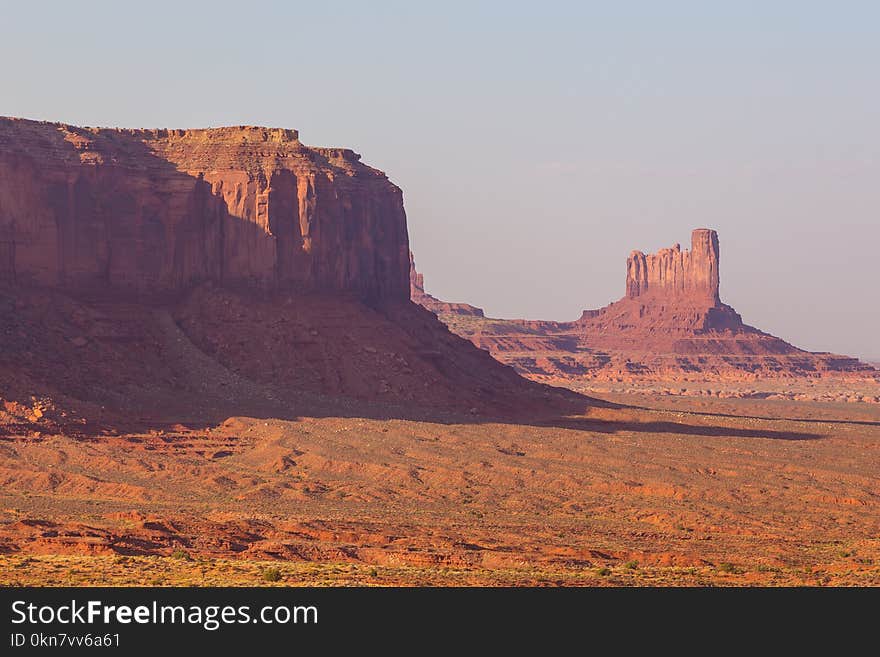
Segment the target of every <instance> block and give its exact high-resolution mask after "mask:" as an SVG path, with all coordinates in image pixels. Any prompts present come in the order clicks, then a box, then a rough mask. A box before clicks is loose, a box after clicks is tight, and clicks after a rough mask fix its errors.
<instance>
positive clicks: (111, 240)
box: [0, 118, 409, 301]
mask: <svg viewBox="0 0 880 657" xmlns="http://www.w3.org/2000/svg"><path fill="white" fill-rule="evenodd" d="M359 160H360V156H359V155H357V154H356V153H354V152H352V151H350V150H347V149H331V148H312V147H308V146H304V145H303V144H302V143H300V141H299V138H298V134H297V132H296V131H295V130H282V129H269V128H257V127H234V128H217V129H206V130H111V129H92V128H77V127H73V126H67V125H62V124H49V123H40V122H34V121H27V120H22V119H8V118H0V278H3V279H7V280H8V279H14V280H17V281H21V282H27V281H31V282H36V283H40V284H43V285H48V286H56V287H61V288H66V289H73V290H95V289H108V288H109V289H120V290H125V291H134V292H138V293H144V294H159V295H162V294H167V293H177V292H181V291H185V290H186V289H188V288H190V287H192V286H194V285H196V284H198V283H200V282H204V281H212V282H216V283H220V284H224V285H244V286H249V287H257V288H260V289H266V290H273V289H284V290H290V291H304V292H311V291H327V292H338V293H345V294H351V295H354V296H356V297H357V298H360V299H362V300H368V301H388V300H393V301H405V300H406V299H408V298H409V261H408V250H409V249H408V239H407V231H406V217H405V213H404V209H403V199H402V194H401V192H400V189H398V188H397V187H396V186H395V185H393V184H392V183H391V182H389V181H388V179H387V178H386V176H385V175H384V174H383V173H382V172H380V171H377V170H375V169H371V168H370V167H368V166H365V165H364V164H361V163H360V161H359Z"/></svg>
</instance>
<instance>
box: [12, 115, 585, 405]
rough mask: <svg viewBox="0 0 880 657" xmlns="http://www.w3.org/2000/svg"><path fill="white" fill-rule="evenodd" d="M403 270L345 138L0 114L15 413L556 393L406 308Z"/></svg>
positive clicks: (397, 195) (377, 177) (494, 401)
mask: <svg viewBox="0 0 880 657" xmlns="http://www.w3.org/2000/svg"><path fill="white" fill-rule="evenodd" d="M410 269H411V267H410V255H409V243H408V236H407V227H406V214H405V212H404V207H403V199H402V194H401V191H400V189H399V188H398V187H397V186H395V185H394V184H393V183H391V182H390V181H389V180H388V178H387V177H386V176H385V174H384V173H382V172H381V171H377V170H376V169H372V168H370V167H368V166H366V165H364V164H362V163H361V162H360V156H359V155H357V154H356V153H354V152H352V151H350V150H348V149H344V148H316V147H310V146H305V145H303V144H302V143H301V142H300V141H299V137H298V133H297V132H296V131H295V130H285V129H277V128H261V127H248V126H242V127H228V128H215V129H205V130H118V129H99V128H78V127H74V126H69V125H64V124H57V123H43V122H36V121H28V120H24V119H10V118H0V309H2V310H3V312H0V347H2V348H0V397H2V398H3V399H7V400H16V403H18V402H19V401H20V402H22V404H24V406H23V408H25V407H26V408H25V410H27V409H29V408H30V404H31V401H32V399H31V398H39V397H45V398H46V399H48V400H49V401H48V402H47V404H48V406H51V405H52V404H55V406H58V405H59V404H61V406H65V405H66V406H67V408H73V407H77V404H79V403H80V402H83V401H85V402H88V403H90V404H97V405H98V408H106V409H108V412H112V411H113V410H114V409H116V410H119V411H120V412H122V413H123V415H125V416H126V417H128V416H131V414H132V410H131V409H133V408H135V407H137V408H138V409H139V411H138V413H139V414H140V415H143V416H155V415H156V413H159V414H164V415H166V416H167V415H168V414H169V412H170V410H169V409H173V408H178V410H177V411H175V413H176V414H177V415H176V417H179V412H180V411H179V408H180V407H182V408H184V409H187V411H186V412H187V413H189V410H188V409H192V408H194V407H195V406H197V405H203V404H207V403H208V400H209V398H210V397H211V396H212V395H213V397H214V401H212V402H211V403H216V404H217V408H218V411H217V412H218V414H222V413H227V414H228V413H230V412H232V409H234V408H238V409H239V411H241V412H254V407H253V405H254V404H256V405H258V406H259V405H261V404H263V405H265V404H269V405H270V406H271V405H272V404H276V405H277V403H279V402H280V400H283V399H285V398H288V399H289V395H290V394H293V393H294V392H304V391H305V392H308V393H319V394H323V395H328V396H334V397H336V396H338V397H345V398H347V399H352V398H356V399H369V400H378V401H388V402H394V403H415V404H420V405H422V406H435V407H449V408H455V409H458V410H466V411H472V410H475V411H481V410H484V409H490V408H495V409H498V408H502V407H505V408H506V407H510V406H514V407H519V406H522V402H523V400H524V399H526V398H534V400H535V403H536V404H537V403H542V404H543V403H546V399H545V395H551V396H552V394H555V393H553V392H552V391H549V389H547V388H545V387H543V386H538V385H535V384H533V383H531V382H529V381H525V380H523V379H522V378H521V377H519V376H517V374H516V373H515V372H514V371H513V370H512V369H510V368H508V367H505V366H503V365H501V364H499V363H498V362H497V361H495V360H493V359H492V358H491V357H490V356H489V355H488V354H486V353H485V352H482V351H480V350H478V349H475V348H474V347H473V345H471V344H470V343H469V342H467V341H466V340H463V339H461V338H460V337H458V336H455V335H453V334H451V333H450V332H449V331H448V330H447V328H446V327H445V326H444V325H443V324H441V323H440V322H439V321H437V318H436V317H434V316H433V315H432V314H431V313H429V312H427V311H426V310H424V309H423V308H421V307H419V306H417V305H415V304H413V303H411V302H410V300H409V297H410V292H409V286H410ZM218 382H222V385H219V383H218ZM218 385H219V387H217V386H218ZM211 390H214V393H216V394H214V393H211V392H210V391H211ZM209 393H210V394H209ZM573 397H574V396H567V397H566V398H568V399H571V398H573ZM578 399H580V398H578ZM58 400H62V401H60V402H59V401H58ZM64 400H66V401H64ZM244 400H250V401H247V404H250V405H251V406H250V407H248V408H245V409H242V408H241V406H242V402H243V401H244ZM56 402H58V403H56ZM247 404H245V405H247ZM48 406H47V408H48ZM287 407H289V406H287ZM271 412H272V413H276V412H277V410H272V411H271ZM41 421H43V420H41Z"/></svg>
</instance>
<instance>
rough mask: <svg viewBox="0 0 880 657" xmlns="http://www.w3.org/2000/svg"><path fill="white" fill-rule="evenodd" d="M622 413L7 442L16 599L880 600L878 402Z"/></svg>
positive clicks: (656, 404) (5, 497)
mask: <svg viewBox="0 0 880 657" xmlns="http://www.w3.org/2000/svg"><path fill="white" fill-rule="evenodd" d="M609 399H610V400H612V401H614V402H616V403H617V404H619V405H608V406H605V407H592V408H589V409H587V410H586V411H585V412H584V413H583V414H580V415H569V416H547V417H542V418H536V419H535V420H534V421H533V422H531V423H522V422H519V423H512V422H504V421H499V420H493V419H490V418H477V417H472V416H466V417H462V416H454V415H449V416H446V417H444V418H431V419H419V420H415V419H402V418H396V419H389V418H366V417H347V418H339V417H309V414H308V413H307V412H304V413H303V415H302V416H300V417H297V418H293V419H285V420H280V419H272V418H248V417H235V418H230V419H228V420H226V421H225V422H222V423H219V424H218V425H216V426H210V427H200V428H196V427H187V426H183V425H178V426H175V427H168V428H167V429H164V430H159V429H153V430H151V431H149V432H146V433H143V434H120V435H103V436H101V437H100V438H98V437H93V438H91V439H84V438H83V437H81V436H79V437H72V436H66V435H63V434H62V435H50V434H42V435H40V436H39V437H33V436H9V435H7V436H4V437H3V440H2V442H0V473H2V477H3V481H4V486H3V491H2V500H0V501H2V515H0V551H2V556H0V581H2V583H3V584H25V585H60V584H73V585H98V584H110V585H123V584H150V585H174V584H183V585H211V584H214V585H218V584H228V585H255V584H256V585H320V586H335V585H348V584H356V585H379V586H382V585H398V584H402V585H424V584H441V585H446V584H449V585H523V584H528V585H658V584H661V585H695V584H696V585H708V584H711V585H755V584H767V585H803V584H807V585H877V584H880V539H878V536H880V513H878V503H880V482H878V479H877V477H876V473H877V472H878V471H880V407H878V406H876V405H872V404H852V403H840V404H835V403H822V402H806V401H786V400H756V399H736V398H732V399H708V398H706V399H704V398H689V397H677V398H669V397H661V396H657V395H652V394H641V395H625V394H618V395H612V396H609ZM624 404H626V405H624ZM652 407H653V408H652ZM304 410H306V409H304Z"/></svg>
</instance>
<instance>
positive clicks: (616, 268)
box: [0, 0, 880, 357]
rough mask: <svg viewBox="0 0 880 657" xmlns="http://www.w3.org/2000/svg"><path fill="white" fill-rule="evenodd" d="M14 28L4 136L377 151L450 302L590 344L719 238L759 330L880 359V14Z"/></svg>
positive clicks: (671, 5) (340, 10)
mask: <svg viewBox="0 0 880 657" xmlns="http://www.w3.org/2000/svg"><path fill="white" fill-rule="evenodd" d="M0 9H2V14H0V17H2V18H0V61H2V62H3V65H2V66H0V114H2V115H13V116H25V117H29V118H36V119H46V120H54V121H65V122H69V123H75V124H81V125H113V126H128V127H203V126H218V125H227V124H236V125H237V124H261V125H273V126H284V127H291V128H297V129H299V130H300V136H301V139H302V140H303V141H304V142H305V143H307V144H314V145H323V146H330V145H345V146H349V147H352V148H354V149H355V150H357V151H359V152H361V153H362V154H363V155H364V160H365V161H366V162H367V163H369V164H371V165H373V166H376V167H378V168H380V169H382V170H384V171H386V172H387V173H388V175H389V176H390V177H391V179H392V180H393V181H395V182H396V183H397V184H399V185H400V186H401V187H402V188H403V190H404V194H405V199H406V205H407V211H408V215H409V225H410V235H411V241H412V245H413V249H414V251H415V254H416V258H417V261H418V264H419V267H420V269H421V270H422V271H423V273H424V274H425V279H426V284H427V287H428V288H429V290H430V291H431V292H432V293H434V294H435V295H436V296H439V297H442V298H445V299H449V300H454V301H468V302H471V303H473V304H476V305H479V306H483V307H484V308H485V309H486V311H487V312H488V313H490V314H492V315H495V316H505V317H530V318H548V319H571V318H574V317H577V316H578V315H579V314H580V311H581V310H582V309H583V308H590V307H598V306H602V305H604V304H606V303H607V302H609V301H611V300H613V299H616V298H618V297H620V296H622V295H623V293H624V273H625V260H626V256H627V254H628V253H629V251H630V250H632V249H635V248H638V249H642V250H645V251H648V250H655V249H657V248H659V247H662V246H669V245H672V244H673V243H675V242H681V243H682V244H683V245H684V244H686V243H687V242H688V240H689V235H690V230H691V229H692V228H694V227H701V226H706V227H712V228H716V229H717V230H718V231H719V234H720V239H721V245H722V253H721V256H722V267H721V280H722V290H721V292H722V298H723V299H724V300H726V301H727V302H728V303H730V304H731V305H733V306H734V307H736V308H737V309H738V310H739V311H740V313H741V314H742V315H743V317H744V319H745V320H746V321H747V322H749V323H751V324H754V325H756V326H758V327H760V328H762V329H764V330H767V331H770V332H772V333H775V334H777V335H779V336H781V337H784V338H786V339H788V340H790V341H792V342H794V343H795V344H798V345H800V346H804V347H807V348H811V349H824V350H833V351H840V352H846V353H854V354H857V355H863V356H875V357H880V340H878V335H880V303H878V296H880V293H878V289H880V275H878V255H877V254H878V245H880V157H878V156H880V2H846V1H839V2H807V1H798V2H783V1H778V2H767V1H766V0H764V1H760V2H751V1H743V0H737V1H736V2H733V1H729V2H675V1H671V0H666V1H664V2H647V1H646V2H625V1H622V2H596V3H588V2H583V3H575V2H571V3H568V2H566V3H553V2H541V3H537V2H528V3H522V4H520V3H514V2H497V3H478V2H464V3H460V4H457V3H453V2H443V3H439V2H438V3H432V4H431V6H429V5H428V4H427V3H414V2H401V3H378V2H377V3H367V2H341V1H338V2H333V3H321V2H314V1H311V2H308V3H296V2H278V3H269V2H258V1H250V2H218V1H214V2H205V3H188V2H181V1H178V2H168V3H166V2H156V1H153V2H149V3H147V2H144V3H138V4H137V5H136V3H123V2H87V1H83V2H77V3H72V2H63V3H61V2H59V3H57V4H55V5H53V4H51V3H25V2H20V1H18V2H5V1H3V0H0Z"/></svg>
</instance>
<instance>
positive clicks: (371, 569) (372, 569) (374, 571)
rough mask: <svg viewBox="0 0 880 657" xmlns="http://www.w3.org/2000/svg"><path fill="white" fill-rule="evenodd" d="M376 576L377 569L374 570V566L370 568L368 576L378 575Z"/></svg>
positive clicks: (377, 573)
mask: <svg viewBox="0 0 880 657" xmlns="http://www.w3.org/2000/svg"><path fill="white" fill-rule="evenodd" d="M378 576H379V571H378V570H376V569H375V568H370V577H378Z"/></svg>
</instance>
